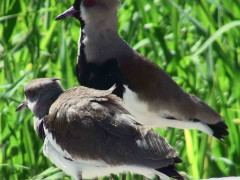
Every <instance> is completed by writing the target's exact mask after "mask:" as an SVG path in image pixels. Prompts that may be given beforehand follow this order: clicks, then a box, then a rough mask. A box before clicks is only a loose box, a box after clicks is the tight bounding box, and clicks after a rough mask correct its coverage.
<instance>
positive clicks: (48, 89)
mask: <svg viewBox="0 0 240 180" xmlns="http://www.w3.org/2000/svg"><path fill="white" fill-rule="evenodd" d="M63 91H64V90H63V88H62V86H61V84H60V83H59V82H58V79H56V78H39V79H35V80H32V81H30V82H29V83H28V84H27V86H26V87H25V90H24V94H25V97H26V98H25V100H24V101H23V102H22V103H21V104H20V105H19V106H18V107H17V108H16V111H20V110H21V109H23V108H29V109H30V110H31V111H32V112H33V113H34V115H35V116H36V117H38V118H42V117H44V116H45V115H47V114H48V111H49V108H50V106H51V105H52V103H53V102H54V101H55V100H56V99H57V98H58V97H59V95H60V94H61V93H63Z"/></svg>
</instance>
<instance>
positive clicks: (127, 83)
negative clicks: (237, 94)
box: [56, 0, 228, 139]
mask: <svg viewBox="0 0 240 180" xmlns="http://www.w3.org/2000/svg"><path fill="white" fill-rule="evenodd" d="M119 3H120V0H111V1H109V0H76V1H75V3H74V5H73V7H72V8H70V9H69V10H67V11H66V12H65V13H63V14H61V15H59V16H58V17H57V18H56V19H57V20H59V19H62V18H64V17H67V16H70V15H71V16H74V17H76V18H77V19H78V20H80V22H81V25H82V29H81V38H80V45H79V54H78V60H77V66H76V70H77V71H76V73H77V78H78V81H79V82H80V84H82V85H84V86H87V87H91V88H95V89H101V90H106V89H108V88H110V87H111V86H112V85H113V84H116V86H117V88H116V89H115V90H114V92H113V93H114V94H116V95H117V96H119V97H121V98H123V100H124V105H125V108H126V109H128V110H129V111H130V112H131V113H132V114H133V115H134V116H135V117H136V119H137V120H138V122H140V123H142V124H144V125H148V126H155V127H165V126H167V127H174V128H180V129H198V130H201V131H203V132H205V133H207V134H210V135H213V136H215V137H216V138H218V139H222V138H223V137H224V136H226V135H228V130H227V129H228V127H227V125H226V124H225V123H224V122H223V119H222V117H221V116H220V115H219V114H218V113H217V112H216V111H214V110H213V109H212V108H211V107H209V106H208V105H207V104H206V103H204V102H203V101H202V100H200V99H199V98H197V97H196V96H194V95H191V94H189V93H187V92H185V91H184V90H183V89H182V88H181V87H180V86H179V85H178V84H177V83H176V82H175V81H174V80H173V79H172V78H171V77H169V76H168V75H167V74H166V73H165V72H164V71H163V70H162V69H161V68H160V67H159V66H157V65H156V64H154V63H153V62H151V61H150V60H148V59H147V58H146V57H144V56H142V55H140V54H138V53H137V52H136V51H134V50H133V49H132V48H131V47H130V46H129V45H128V44H127V43H126V42H125V41H124V40H123V39H122V38H121V37H120V36H119V34H118V25H117V24H118V22H117V9H118V6H119Z"/></svg>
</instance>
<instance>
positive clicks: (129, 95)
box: [123, 86, 213, 135]
mask: <svg viewBox="0 0 240 180" xmlns="http://www.w3.org/2000/svg"><path fill="white" fill-rule="evenodd" d="M124 87H125V93H124V95H123V101H124V107H125V108H126V109H127V110H128V111H129V112H130V113H131V114H132V115H133V116H134V117H135V118H136V121H137V122H139V123H141V124H143V125H145V126H151V127H159V128H163V127H173V128H179V129H198V130H200V131H203V132H205V133H207V134H210V135H212V134H213V131H212V130H211V129H210V128H209V127H208V126H207V125H206V124H203V123H201V122H193V121H189V120H183V119H181V120H178V119H168V118H166V117H167V116H170V117H171V116H172V115H171V114H172V112H169V111H166V110H162V109H159V110H158V111H152V110H151V109H150V107H149V105H148V103H147V102H144V101H140V100H139V98H138V97H137V94H136V93H134V92H133V91H131V90H130V89H129V88H128V87H127V86H124Z"/></svg>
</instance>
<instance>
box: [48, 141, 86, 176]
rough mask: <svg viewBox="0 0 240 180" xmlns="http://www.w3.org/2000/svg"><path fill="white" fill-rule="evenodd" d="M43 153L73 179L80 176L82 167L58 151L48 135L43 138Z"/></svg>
mask: <svg viewBox="0 0 240 180" xmlns="http://www.w3.org/2000/svg"><path fill="white" fill-rule="evenodd" d="M43 153H44V155H45V156H46V157H47V158H48V159H49V160H50V161H51V162H52V163H53V164H55V165H56V166H57V167H58V168H60V169H61V170H62V171H64V172H65V173H66V174H67V175H70V176H72V177H74V178H75V179H78V178H79V176H81V172H82V168H81V167H80V166H79V164H78V163H76V162H74V161H72V160H70V159H67V158H65V157H64V156H63V155H62V154H61V153H60V152H58V151H57V150H56V149H55V148H54V147H53V145H52V144H51V142H50V141H49V139H48V137H46V138H45V140H44V148H43Z"/></svg>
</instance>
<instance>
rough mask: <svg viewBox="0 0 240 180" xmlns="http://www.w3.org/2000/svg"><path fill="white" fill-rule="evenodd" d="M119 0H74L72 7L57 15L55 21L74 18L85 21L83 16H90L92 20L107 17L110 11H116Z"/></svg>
mask: <svg viewBox="0 0 240 180" xmlns="http://www.w3.org/2000/svg"><path fill="white" fill-rule="evenodd" d="M120 1H121V0H75V1H74V3H73V6H72V7H71V8H69V9H68V10H66V11H65V12H63V13H62V14H60V15H58V16H57V17H56V18H55V20H61V19H63V18H66V17H75V18H77V19H78V20H80V21H82V19H83V21H86V19H87V18H85V16H91V17H92V18H93V19H98V18H101V17H102V16H104V15H108V14H109V12H111V11H112V10H114V11H115V10H117V7H118V5H119V3H120Z"/></svg>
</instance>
